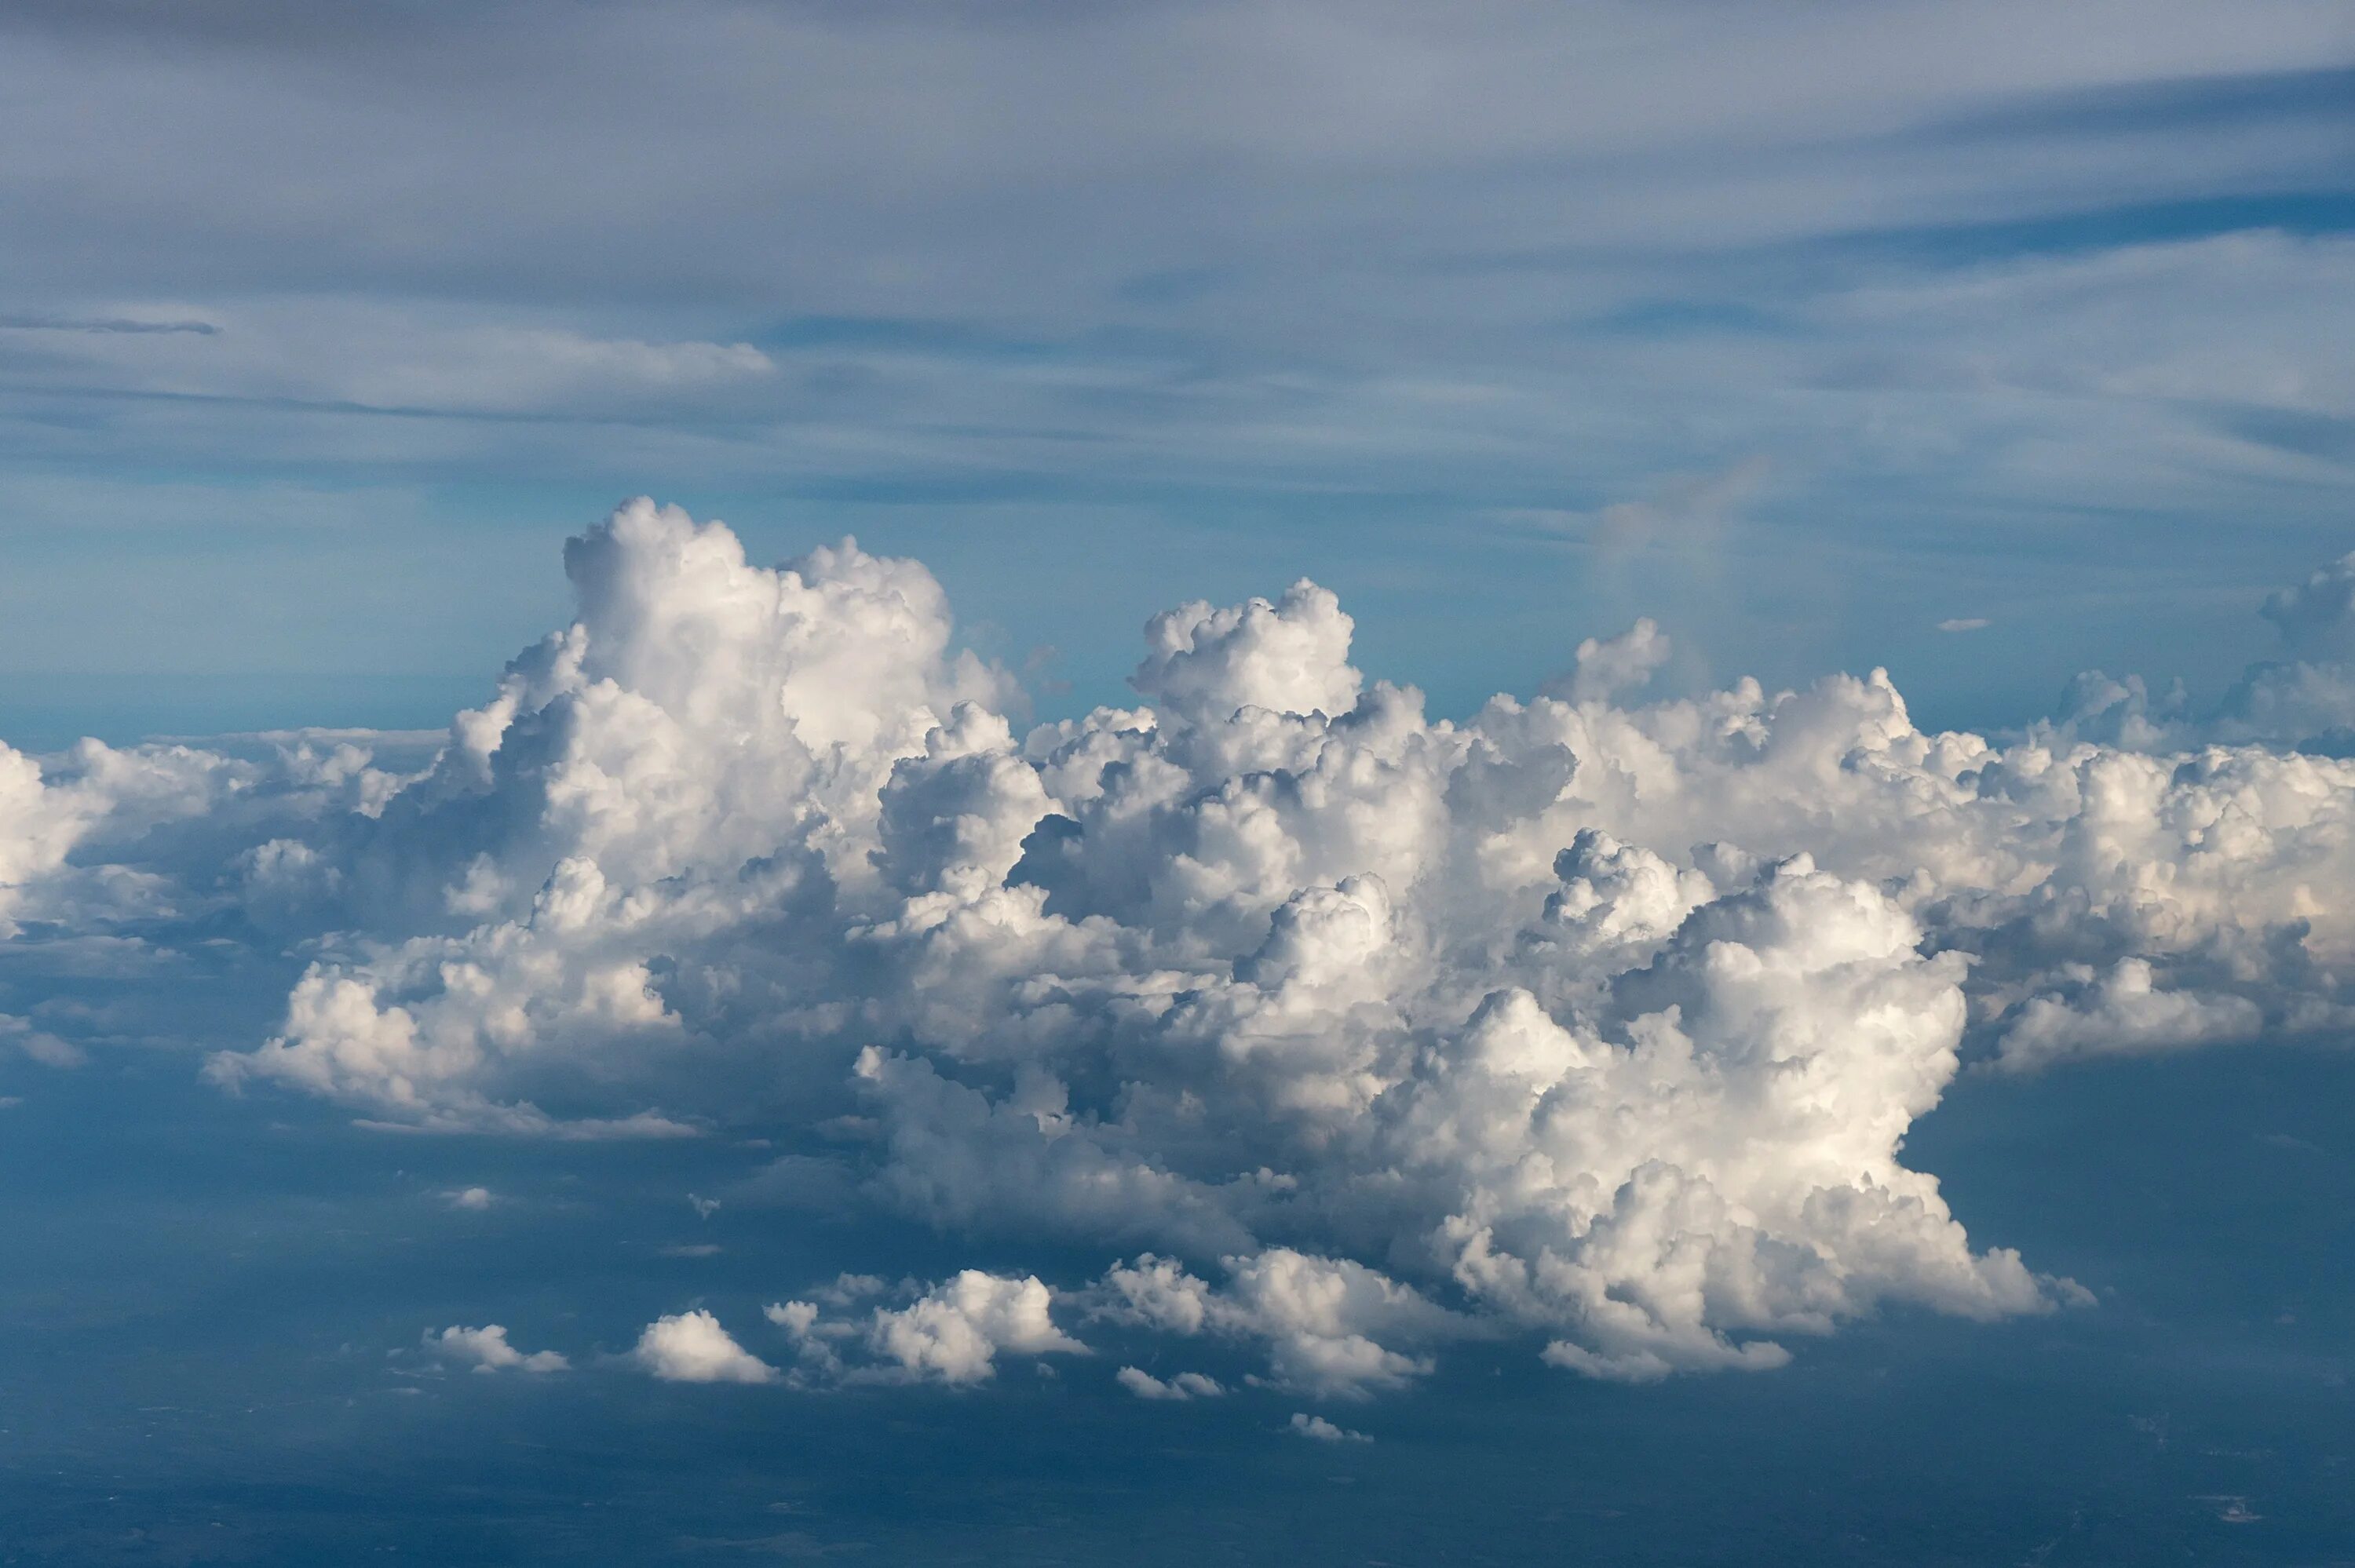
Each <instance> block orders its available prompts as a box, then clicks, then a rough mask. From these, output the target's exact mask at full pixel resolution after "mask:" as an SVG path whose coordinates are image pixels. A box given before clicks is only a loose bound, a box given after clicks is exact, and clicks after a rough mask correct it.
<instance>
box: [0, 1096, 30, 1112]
mask: <svg viewBox="0 0 2355 1568" xmlns="http://www.w3.org/2000/svg"><path fill="white" fill-rule="evenodd" d="M24 1103H25V1097H24V1096H22V1095H0V1110H15V1109H16V1107H18V1106H20V1105H23V1104H24Z"/></svg>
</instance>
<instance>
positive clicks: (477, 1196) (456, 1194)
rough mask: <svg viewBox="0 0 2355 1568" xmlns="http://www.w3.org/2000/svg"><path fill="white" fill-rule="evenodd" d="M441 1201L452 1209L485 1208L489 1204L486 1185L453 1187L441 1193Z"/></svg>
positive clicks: (489, 1193) (488, 1192)
mask: <svg viewBox="0 0 2355 1568" xmlns="http://www.w3.org/2000/svg"><path fill="white" fill-rule="evenodd" d="M442 1202H445V1203H448V1204H449V1205H450V1206H451V1207H452V1208H453V1209H474V1210H482V1209H487V1208H489V1207H490V1206H491V1203H492V1198H491V1190H490V1189H489V1188H488V1187H453V1188H452V1189H451V1190H450V1191H449V1192H444V1193H442Z"/></svg>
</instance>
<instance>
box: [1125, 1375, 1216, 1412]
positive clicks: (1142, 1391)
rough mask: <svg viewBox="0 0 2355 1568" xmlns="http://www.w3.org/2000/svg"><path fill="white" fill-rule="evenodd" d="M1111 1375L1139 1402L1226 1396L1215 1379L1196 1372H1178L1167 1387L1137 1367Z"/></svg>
mask: <svg viewBox="0 0 2355 1568" xmlns="http://www.w3.org/2000/svg"><path fill="white" fill-rule="evenodd" d="M1114 1381H1116V1382H1117V1383H1119V1384H1120V1386H1121V1387H1123V1388H1124V1389H1126V1390H1128V1392H1129V1393H1133V1394H1135V1395H1136V1397H1137V1398H1139V1399H1156V1400H1165V1401H1169V1402H1172V1403H1180V1404H1182V1403H1183V1402H1185V1401H1187V1400H1190V1399H1217V1398H1219V1397H1220V1395H1222V1394H1224V1393H1226V1392H1227V1391H1226V1389H1225V1388H1223V1387H1222V1386H1220V1383H1219V1381H1218V1380H1217V1379H1216V1378H1212V1377H1205V1376H1204V1375H1203V1374H1202V1373H1200V1372H1179V1373H1178V1374H1177V1376H1175V1377H1173V1378H1171V1379H1169V1381H1168V1382H1167V1383H1164V1382H1163V1381H1162V1380H1161V1379H1159V1378H1157V1377H1155V1376H1154V1375H1153V1374H1152V1373H1151V1372H1146V1371H1144V1370H1142V1369H1141V1368H1137V1367H1123V1368H1121V1369H1120V1371H1119V1372H1117V1373H1115V1374H1114Z"/></svg>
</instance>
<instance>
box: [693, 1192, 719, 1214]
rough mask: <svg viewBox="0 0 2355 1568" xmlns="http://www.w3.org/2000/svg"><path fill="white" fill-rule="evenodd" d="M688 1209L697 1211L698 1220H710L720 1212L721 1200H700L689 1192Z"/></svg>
mask: <svg viewBox="0 0 2355 1568" xmlns="http://www.w3.org/2000/svg"><path fill="white" fill-rule="evenodd" d="M687 1207H689V1208H691V1209H693V1210H694V1211H695V1217H696V1218H697V1219H698V1220H708V1219H709V1218H710V1217H711V1216H712V1215H714V1214H716V1213H719V1199H717V1198H699V1197H698V1196H696V1195H695V1194H694V1193H693V1192H689V1193H688V1194H687Z"/></svg>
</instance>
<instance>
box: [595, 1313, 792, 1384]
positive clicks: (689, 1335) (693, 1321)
mask: <svg viewBox="0 0 2355 1568" xmlns="http://www.w3.org/2000/svg"><path fill="white" fill-rule="evenodd" d="M630 1359H631V1360H633V1361H635V1362H637V1364H638V1366H639V1367H640V1368H641V1369H642V1370H644V1371H645V1372H650V1373H652V1374H653V1375H654V1376H655V1377H658V1378H660V1379H662V1380H663V1381H664V1382H665V1383H767V1382H770V1381H771V1380H772V1379H773V1378H774V1377H775V1376H776V1375H777V1369H776V1368H774V1367H773V1366H771V1365H769V1363H768V1362H766V1361H762V1360H761V1358H760V1357H758V1356H756V1355H754V1354H752V1352H751V1351H748V1350H746V1349H745V1348H744V1347H743V1346H741V1345H740V1344H738V1343H737V1342H736V1341H735V1340H734V1339H732V1338H731V1337H730V1335H729V1332H728V1330H725V1329H723V1328H721V1327H720V1326H719V1319H717V1318H715V1317H713V1316H712V1315H711V1314H710V1313H709V1312H707V1311H705V1310H703V1309H702V1308H696V1309H695V1310H694V1311H691V1312H676V1313H673V1314H671V1315H670V1316H669V1317H666V1318H657V1319H655V1320H654V1321H653V1322H651V1323H649V1324H647V1325H646V1329H645V1333H643V1334H640V1335H639V1336H638V1343H637V1348H636V1349H635V1350H634V1351H631V1352H630Z"/></svg>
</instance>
